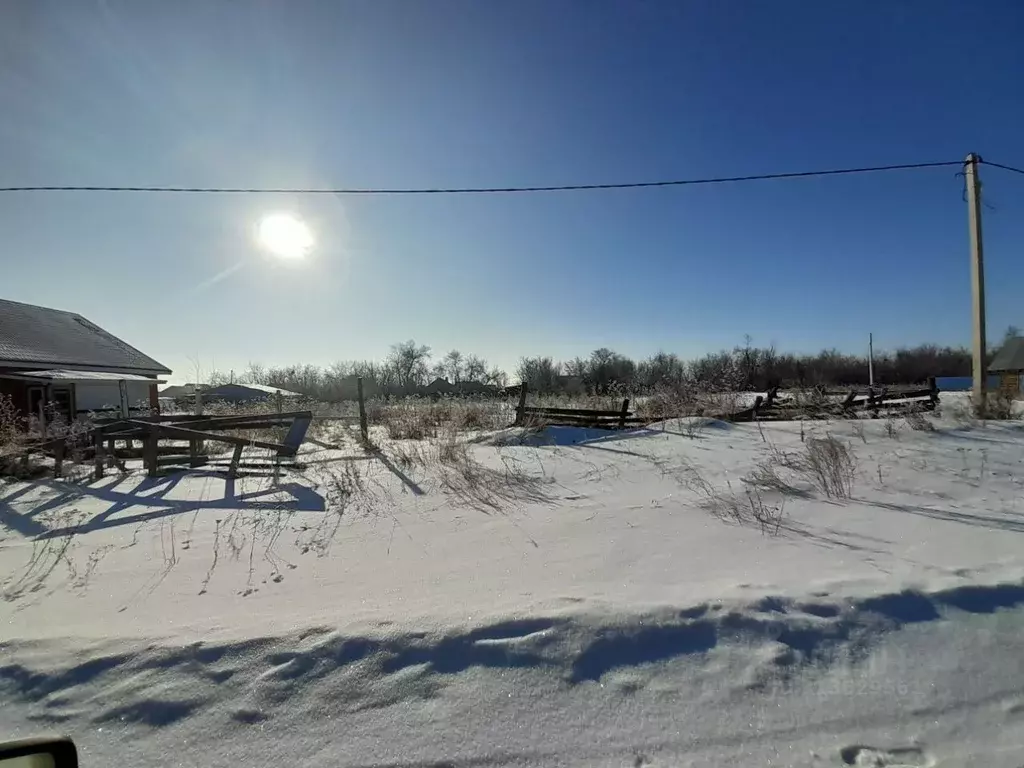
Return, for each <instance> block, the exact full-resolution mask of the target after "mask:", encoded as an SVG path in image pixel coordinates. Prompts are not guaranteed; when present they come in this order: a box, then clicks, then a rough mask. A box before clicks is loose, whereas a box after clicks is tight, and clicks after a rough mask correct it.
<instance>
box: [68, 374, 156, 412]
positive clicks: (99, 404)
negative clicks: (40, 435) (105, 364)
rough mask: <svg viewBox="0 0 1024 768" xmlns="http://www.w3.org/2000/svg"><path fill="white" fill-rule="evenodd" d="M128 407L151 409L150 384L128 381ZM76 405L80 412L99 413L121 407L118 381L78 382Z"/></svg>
mask: <svg viewBox="0 0 1024 768" xmlns="http://www.w3.org/2000/svg"><path fill="white" fill-rule="evenodd" d="M125 384H126V385H127V386H128V405H129V406H130V407H131V408H147V409H148V408H149V388H150V384H149V383H147V382H145V381H126V382H125ZM75 404H76V407H77V408H78V410H79V411H98V410H101V409H104V408H119V407H120V406H121V389H120V385H119V383H118V382H116V381H97V382H88V383H85V382H78V383H76V384H75Z"/></svg>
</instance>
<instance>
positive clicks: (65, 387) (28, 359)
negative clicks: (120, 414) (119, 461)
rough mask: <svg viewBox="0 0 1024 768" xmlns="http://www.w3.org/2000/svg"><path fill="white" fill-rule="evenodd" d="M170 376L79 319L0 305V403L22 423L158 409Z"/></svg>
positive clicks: (34, 308)
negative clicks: (1, 399)
mask: <svg viewBox="0 0 1024 768" xmlns="http://www.w3.org/2000/svg"><path fill="white" fill-rule="evenodd" d="M170 373H171V370H170V369H169V368H167V366H165V365H161V364H160V363H158V362H157V361H156V360H154V359H153V358H151V357H149V356H148V355H145V354H143V353H142V352H140V351H139V350H137V349H136V348H135V347H132V346H131V345H129V344H128V343H126V342H124V341H122V340H121V339H119V338H117V337H116V336H114V335H113V334H111V333H109V332H107V331H105V330H103V329H102V328H100V327H99V326H98V325H96V324H95V323H92V322H90V321H89V320H86V319H85V318H84V317H82V316H81V315H78V314H75V313H74V312H65V311H63V310H59V309H49V308H47V307H37V306H35V305H32V304H22V303H20V302H17V301H7V300H4V299H0V395H6V396H7V397H9V398H10V399H11V402H12V403H13V404H14V407H15V408H16V409H17V410H18V412H19V413H20V414H22V416H23V418H27V417H28V416H29V415H31V416H38V417H40V418H42V419H43V420H44V421H45V419H46V418H48V416H49V415H50V414H57V415H59V416H61V417H62V418H64V419H67V420H69V421H70V420H74V419H75V418H78V417H79V416H82V415H85V414H88V413H90V412H95V411H108V410H109V411H120V410H122V409H124V410H129V411H130V410H135V411H149V410H150V409H158V408H159V401H158V395H157V385H158V384H161V383H163V380H162V379H161V378H160V377H162V376H166V375H169V374H170Z"/></svg>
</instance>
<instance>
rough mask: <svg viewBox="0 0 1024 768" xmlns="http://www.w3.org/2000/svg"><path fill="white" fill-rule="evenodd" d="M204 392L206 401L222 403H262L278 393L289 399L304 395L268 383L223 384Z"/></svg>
mask: <svg viewBox="0 0 1024 768" xmlns="http://www.w3.org/2000/svg"><path fill="white" fill-rule="evenodd" d="M202 394H203V401H204V402H212V401H218V402H222V403H260V402H265V401H267V400H270V399H271V398H275V397H277V396H278V395H281V397H283V398H286V399H289V400H294V399H297V398H300V397H302V395H300V394H299V393H298V392H290V391H288V390H287V389H281V388H279V387H269V386H267V385H266V384H221V385H220V386H218V387H209V388H207V389H204V390H203V391H202Z"/></svg>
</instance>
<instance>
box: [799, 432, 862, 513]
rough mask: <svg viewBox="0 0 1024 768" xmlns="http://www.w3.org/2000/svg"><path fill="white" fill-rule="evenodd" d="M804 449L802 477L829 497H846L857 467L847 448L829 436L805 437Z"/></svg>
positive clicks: (848, 495)
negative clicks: (803, 475)
mask: <svg viewBox="0 0 1024 768" xmlns="http://www.w3.org/2000/svg"><path fill="white" fill-rule="evenodd" d="M804 446H805V449H804V455H803V457H802V458H803V460H804V461H803V466H802V470H803V472H804V474H805V476H806V477H807V478H808V479H810V480H811V481H812V482H813V483H814V485H815V486H816V487H817V488H818V489H819V490H820V491H822V492H823V493H824V494H825V495H826V496H828V497H829V498H837V499H848V498H850V495H851V494H852V493H853V478H854V475H855V474H856V471H857V464H856V461H855V459H854V456H853V453H852V452H851V451H850V448H849V446H847V445H846V443H844V442H842V441H841V440H838V439H836V438H835V437H833V436H832V435H826V436H825V437H809V438H807V441H806V442H805V443H804Z"/></svg>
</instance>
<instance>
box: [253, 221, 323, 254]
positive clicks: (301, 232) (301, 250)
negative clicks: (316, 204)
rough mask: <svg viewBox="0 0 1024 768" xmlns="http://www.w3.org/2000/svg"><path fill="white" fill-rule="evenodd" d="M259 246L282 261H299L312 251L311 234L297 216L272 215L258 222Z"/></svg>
mask: <svg viewBox="0 0 1024 768" xmlns="http://www.w3.org/2000/svg"><path fill="white" fill-rule="evenodd" d="M257 239H258V240H259V243H260V245H261V246H262V247H263V248H265V249H266V250H267V251H269V252H270V253H272V254H274V255H275V256H278V257H280V258H282V259H301V258H304V257H305V256H306V255H307V254H308V253H309V252H310V251H311V250H312V249H313V232H312V230H310V228H309V227H308V226H307V225H306V222H304V221H303V220H302V219H300V218H299V217H298V216H293V215H292V214H290V213H272V214H270V215H268V216H265V217H264V218H263V220H262V221H260V224H259V228H258V231H257Z"/></svg>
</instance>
